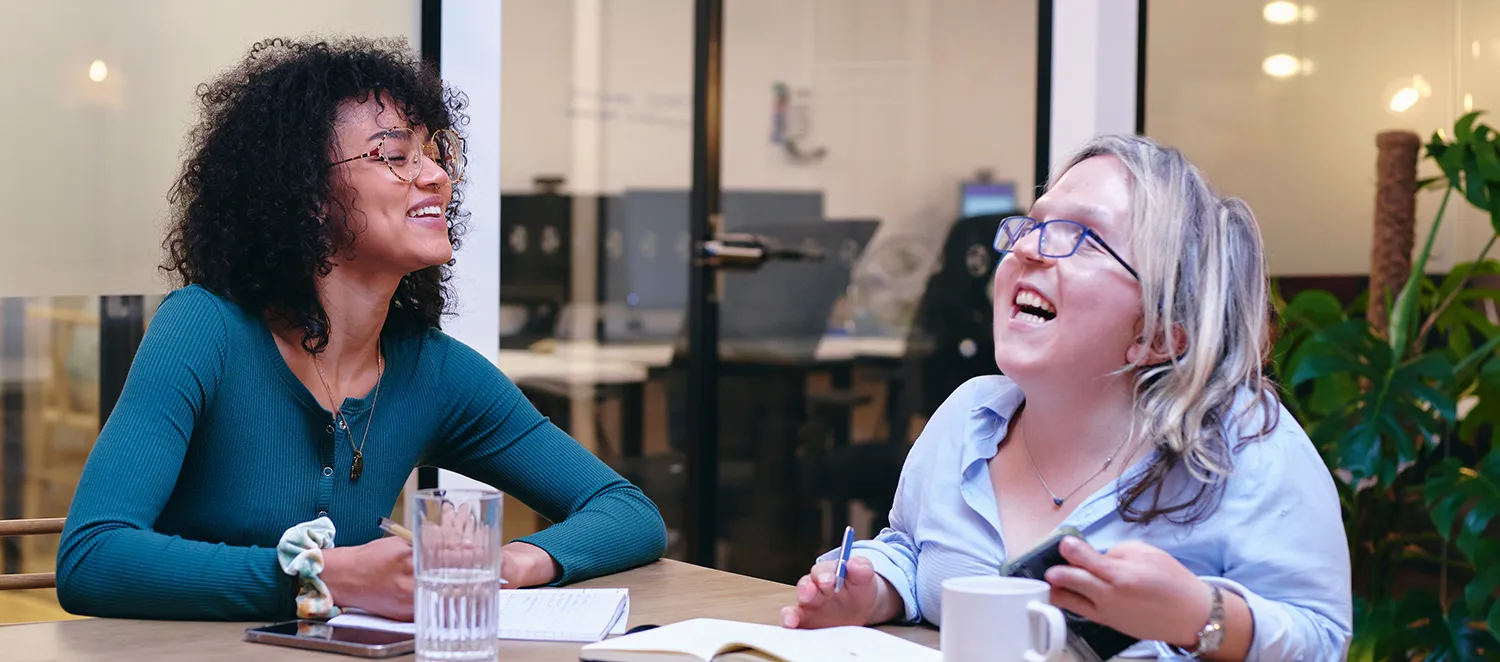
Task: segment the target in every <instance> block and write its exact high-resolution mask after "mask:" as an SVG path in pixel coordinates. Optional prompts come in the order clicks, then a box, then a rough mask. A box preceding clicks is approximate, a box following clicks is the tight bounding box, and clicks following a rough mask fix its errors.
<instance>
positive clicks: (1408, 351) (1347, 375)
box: [1273, 112, 1500, 661]
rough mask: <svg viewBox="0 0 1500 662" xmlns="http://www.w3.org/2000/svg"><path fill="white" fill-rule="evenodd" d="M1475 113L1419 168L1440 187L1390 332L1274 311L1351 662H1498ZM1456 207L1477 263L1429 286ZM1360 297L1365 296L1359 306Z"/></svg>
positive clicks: (1495, 221)
mask: <svg viewBox="0 0 1500 662" xmlns="http://www.w3.org/2000/svg"><path fill="white" fill-rule="evenodd" d="M1479 115H1480V113H1477V112H1476V113H1470V114H1468V115H1465V116H1463V117H1462V118H1461V119H1459V120H1458V121H1457V122H1456V123H1455V124H1454V127H1453V132H1452V139H1451V140H1447V139H1446V138H1445V137H1444V136H1443V135H1442V134H1441V133H1435V134H1434V135H1433V136H1432V138H1431V140H1430V141H1429V142H1428V143H1427V144H1426V145H1425V152H1426V156H1425V158H1427V159H1431V160H1433V161H1435V162H1436V164H1437V166H1438V167H1439V168H1440V169H1441V171H1442V173H1443V176H1441V177H1438V178H1434V179H1433V180H1428V181H1425V182H1421V183H1419V188H1421V187H1430V186H1436V187H1441V188H1442V189H1443V197H1442V203H1441V204H1440V206H1439V208H1438V211H1437V216H1436V218H1435V219H1434V221H1433V224H1432V228H1431V229H1430V230H1429V232H1428V233H1427V236H1426V239H1425V242H1424V244H1423V246H1422V248H1421V251H1420V252H1419V253H1418V254H1417V256H1416V259H1415V265H1414V268H1412V269H1411V275H1410V276H1409V277H1408V278H1407V279H1406V281H1405V284H1404V286H1403V287H1401V288H1400V291H1399V293H1398V294H1397V295H1396V296H1395V297H1394V301H1390V302H1388V303H1387V306H1386V307H1385V309H1386V310H1389V311H1390V319H1389V324H1388V326H1383V325H1379V324H1377V323H1374V322H1372V321H1371V320H1370V319H1368V318H1367V317H1366V315H1365V314H1364V306H1363V305H1362V302H1361V301H1356V302H1354V303H1353V304H1351V305H1349V306H1344V305H1342V304H1341V303H1340V302H1339V301H1338V300H1337V299H1336V298H1334V296H1333V295H1332V294H1330V293H1328V292H1326V291H1318V290H1313V291H1307V292H1302V293H1300V294H1299V295H1297V296H1296V297H1294V298H1293V299H1292V300H1291V301H1289V302H1284V301H1281V300H1279V298H1278V300H1277V308H1278V310H1279V313H1280V317H1281V322H1282V324H1281V327H1280V335H1279V337H1278V339H1277V342H1276V345H1275V347H1274V349H1273V359H1274V360H1273V366H1274V368H1273V369H1274V370H1275V372H1276V377H1277V378H1278V381H1279V382H1280V383H1281V384H1282V387H1283V389H1284V395H1285V397H1284V401H1285V403H1286V405H1287V407H1288V409H1289V410H1290V411H1291V412H1292V413H1293V415H1294V416H1296V417H1297V419H1298V420H1299V421H1300V422H1301V423H1302V425H1303V426H1304V428H1305V429H1306V430H1307V431H1308V434H1309V436H1310V437H1311V438H1312V440H1313V442H1314V443H1315V444H1316V445H1317V446H1318V448H1319V450H1320V451H1321V453H1322V455H1323V457H1324V459H1325V461H1326V462H1327V463H1328V466H1329V469H1330V470H1331V471H1333V473H1334V474H1335V476H1336V477H1337V479H1338V480H1337V481H1336V482H1337V483H1338V486H1339V491H1340V499H1341V502H1342V504H1343V509H1344V522H1345V529H1346V534H1347V537H1348V542H1349V553H1350V558H1351V561H1352V563H1353V572H1354V589H1355V596H1356V597H1355V635H1354V642H1353V644H1352V646H1351V650H1350V655H1349V659H1350V660H1357V661H1375V660H1407V659H1416V658H1421V659H1424V660H1431V661H1437V660H1481V659H1482V660H1500V641H1497V639H1496V633H1497V632H1500V600H1497V599H1496V591H1497V589H1500V540H1497V539H1496V536H1495V535H1493V534H1492V533H1490V532H1491V531H1492V530H1494V528H1497V527H1492V526H1491V525H1492V524H1494V523H1495V520H1496V519H1497V516H1500V451H1497V450H1496V445H1495V438H1496V432H1497V430H1500V357H1497V356H1496V349H1497V347H1500V326H1497V325H1496V324H1495V323H1494V322H1492V321H1491V320H1490V319H1488V318H1487V317H1486V316H1485V315H1484V314H1482V313H1481V312H1479V311H1478V310H1477V309H1476V306H1475V305H1474V304H1476V302H1480V301H1482V300H1485V299H1489V300H1494V301H1500V290H1495V289H1488V288H1484V287H1480V286H1477V285H1475V284H1474V282H1473V280H1474V278H1475V277H1476V276H1481V275H1488V274H1500V263H1497V262H1495V261H1493V260H1488V259H1486V257H1487V255H1488V252H1489V250H1490V248H1491V247H1492V246H1493V245H1494V243H1495V238H1496V237H1497V236H1500V133H1497V132H1496V131H1495V130H1494V129H1492V128H1491V127H1489V126H1486V125H1484V124H1482V123H1478V122H1477V120H1478V117H1479ZM1455 195H1457V196H1459V197H1461V198H1462V199H1463V200H1464V201H1466V202H1468V203H1469V204H1471V205H1474V206H1475V207H1477V208H1479V209H1482V210H1485V211H1486V212H1488V213H1489V215H1490V219H1491V224H1492V225H1493V226H1494V230H1495V234H1494V236H1492V237H1491V239H1490V241H1489V243H1488V244H1487V245H1486V246H1485V247H1484V250H1483V252H1482V253H1481V254H1480V257H1479V259H1477V260H1475V261H1474V262H1468V263H1463V264H1459V265H1457V266H1456V267H1455V268H1454V269H1453V271H1452V272H1451V273H1449V274H1448V275H1447V276H1446V277H1444V278H1441V279H1438V280H1434V279H1430V278H1428V277H1426V276H1425V275H1424V272H1425V268H1426V265H1427V262H1428V257H1429V256H1430V255H1431V253H1432V246H1433V241H1434V239H1435V238H1436V236H1437V234H1438V230H1439V228H1440V227H1441V224H1442V221H1443V213H1444V211H1446V210H1447V209H1448V204H1449V203H1450V201H1452V198H1453V197H1454V196H1455ZM1367 294H1368V293H1367Z"/></svg>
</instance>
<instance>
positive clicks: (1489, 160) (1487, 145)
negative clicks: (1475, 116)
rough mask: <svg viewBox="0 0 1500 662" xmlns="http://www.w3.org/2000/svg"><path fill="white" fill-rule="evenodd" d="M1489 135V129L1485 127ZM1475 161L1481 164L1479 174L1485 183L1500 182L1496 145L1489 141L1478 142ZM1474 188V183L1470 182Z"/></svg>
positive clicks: (1475, 145)
mask: <svg viewBox="0 0 1500 662" xmlns="http://www.w3.org/2000/svg"><path fill="white" fill-rule="evenodd" d="M1485 129H1486V133H1488V129H1489V127H1485ZM1474 160H1475V161H1476V162H1478V164H1479V174H1480V175H1481V176H1483V177H1484V180H1485V182H1487V183H1488V182H1500V158H1496V157H1495V144H1494V143H1492V142H1490V141H1489V140H1480V141H1476V142H1475V144H1474ZM1470 185H1471V186H1472V185H1473V183H1472V182H1470Z"/></svg>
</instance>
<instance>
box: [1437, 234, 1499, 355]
mask: <svg viewBox="0 0 1500 662" xmlns="http://www.w3.org/2000/svg"><path fill="white" fill-rule="evenodd" d="M1497 238H1500V232H1496V233H1495V234H1492V235H1490V240H1489V242H1488V243H1486V244H1485V245H1484V250H1482V251H1480V252H1479V257H1478V258H1476V259H1475V260H1474V261H1473V262H1470V263H1469V264H1468V265H1467V270H1466V271H1465V273H1464V276H1463V278H1460V279H1458V283H1457V284H1456V285H1454V287H1453V291H1452V292H1449V293H1448V298H1446V299H1443V302H1442V303H1441V304H1438V307H1437V308H1434V309H1433V311H1432V315H1430V316H1428V318H1427V321H1426V322H1423V323H1422V330H1421V332H1419V333H1418V334H1417V342H1416V346H1417V347H1421V346H1422V344H1423V342H1424V341H1425V340H1427V332H1428V331H1431V330H1432V326H1433V325H1434V324H1436V323H1437V320H1438V316H1439V315H1442V314H1443V311H1445V310H1448V306H1450V305H1452V304H1453V302H1454V300H1456V299H1458V295H1460V294H1463V291H1464V287H1465V286H1466V285H1468V283H1469V279H1470V278H1472V277H1473V276H1474V271H1475V270H1476V269H1478V268H1479V265H1480V263H1482V262H1484V258H1485V256H1486V255H1489V254H1490V248H1492V247H1494V245H1495V239H1497Z"/></svg>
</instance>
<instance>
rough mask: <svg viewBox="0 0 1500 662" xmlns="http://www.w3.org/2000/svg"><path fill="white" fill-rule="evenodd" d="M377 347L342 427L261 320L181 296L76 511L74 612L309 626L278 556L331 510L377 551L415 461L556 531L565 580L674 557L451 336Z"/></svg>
mask: <svg viewBox="0 0 1500 662" xmlns="http://www.w3.org/2000/svg"><path fill="white" fill-rule="evenodd" d="M381 348H382V351H384V353H385V359H386V368H385V373H384V377H383V378H382V380H381V388H380V393H379V397H378V401H377V400H376V398H374V397H371V396H366V397H365V398H359V399H356V398H350V399H347V400H345V401H344V402H343V404H342V406H341V407H340V409H341V411H342V412H343V414H344V416H345V417H346V418H347V420H348V421H349V430H343V429H340V427H339V426H338V425H336V424H335V423H334V419H333V416H332V414H331V413H330V412H329V411H327V410H325V409H324V408H323V407H322V406H321V405H319V404H318V402H317V400H316V399H315V398H314V397H313V395H312V393H311V392H309V391H308V390H307V388H306V387H305V386H303V384H302V382H300V381H299V380H298V379H297V377H296V376H295V375H294V374H293V373H292V371H291V369H290V368H288V367H287V365H286V362H285V361H284V360H283V359H282V357H281V354H280V352H279V351H278V350H277V348H276V342H275V340H274V338H273V337H272V336H271V332H270V330H269V329H268V328H267V327H266V325H265V323H264V322H263V321H262V320H261V319H260V318H259V317H257V316H255V315H251V314H248V313H247V312H246V311H244V310H243V309H241V308H240V307H238V306H237V305H235V304H233V303H230V302H229V301H227V300H225V299H222V298H220V297H218V296H217V295H215V294H213V293H211V292H209V291H208V290H205V289H203V288H200V287H197V286H189V287H186V288H183V289H180V290H177V291H175V292H173V293H172V294H171V295H169V296H168V297H167V298H166V300H165V301H164V302H163V303H162V305H161V307H160V308H159V309H158V310H157V312H156V315H155V317H154V318H153V319H152V321H151V325H150V327H149V328H148V330H147V332H146V335H145V338H144V339H143V340H142V342H141V346H140V349H139V351H138V352H137V354H136V357H135V361H134V363H133V364H132V366H131V369H130V375H129V377H127V379H126V383H125V388H124V391H123V392H122V394H121V396H120V399H119V402H118V403H117V404H116V406H115V409H114V411H113V412H112V413H111V415H110V417H109V421H108V422H107V423H106V425H105V426H104V428H103V429H102V430H101V431H100V433H99V439H98V441H97V443H96V444H95V446H94V449H93V452H92V453H91V454H90V455H89V459H88V462H87V463H86V465H85V466H84V470H83V475H82V478H81V479H80V481H79V484H78V489H77V493H76V494H75V496H74V499H73V503H72V506H71V508H70V510H69V512H68V521H67V527H66V529H65V530H64V531H63V536H62V542H61V545H60V546H59V549H58V555H57V595H58V599H59V600H60V602H61V603H62V606H63V608H65V609H67V610H68V611H70V612H73V613H75V614H86V615H95V616H115V617H131V618H161V619H203V620H209V619H224V620H272V619H281V618H290V617H293V615H294V614H295V609H296V607H295V602H294V598H295V595H296V586H295V584H294V581H293V578H292V577H290V576H288V575H286V574H284V573H283V572H282V571H281V568H280V566H279V564H278V563H277V560H276V543H277V541H278V540H279V539H280V537H281V534H282V533H283V532H284V531H285V530H286V529H287V528H289V527H291V526H294V525H296V524H299V523H301V522H306V521H309V520H312V519H316V518H317V517H319V516H321V515H325V514H326V515H327V516H328V517H329V518H330V519H332V520H333V522H334V525H335V526H336V527H337V529H338V534H337V538H336V542H337V544H338V546H341V547H342V546H350V545H359V544H363V543H367V542H370V541H371V540H374V539H375V538H377V537H379V536H380V535H382V534H381V531H380V530H379V528H378V521H379V518H380V517H381V516H383V515H388V514H389V513H390V510H391V508H392V507H393V505H394V504H395V502H396V499H397V498H398V496H399V495H400V492H401V489H402V486H403V485H404V483H405V481H406V478H407V476H408V475H410V473H411V471H412V469H413V468H414V467H416V466H418V465H427V466H437V467H442V468H446V469H450V470H452V471H455V472H459V473H462V474H465V475H467V476H470V477H472V478H475V479H477V480H480V481H483V482H485V483H488V484H490V485H494V486H495V487H496V488H498V489H500V490H502V491H504V492H506V493H508V494H510V495H512V496H514V497H516V498H518V499H520V500H521V501H522V502H524V503H525V504H527V505H528V506H530V507H531V508H533V509H534V510H536V511H537V512H538V513H540V514H541V515H542V516H543V517H546V518H547V519H548V520H549V521H551V522H553V524H552V525H551V526H549V527H547V528H546V529H544V530H542V531H540V532H538V533H536V534H534V535H531V536H527V537H525V538H522V539H521V540H523V541H525V542H527V543H530V544H532V545H536V546H537V547H540V548H542V549H543V550H546V551H547V553H548V554H551V555H552V557H553V558H554V559H556V560H557V562H558V564H559V565H560V566H561V567H562V575H561V577H560V578H559V580H558V581H557V583H559V584H564V583H569V582H573V581H576V580H580V579H585V578H588V577H592V576H598V575H602V574H608V573H612V572H618V571H621V570H625V569H628V568H631V567H634V566H638V565H642V564H645V563H649V562H651V561H654V560H656V559H657V558H659V557H660V556H661V555H662V553H663V552H664V551H665V548H666V527H665V525H664V524H663V523H662V519H661V515H660V513H659V512H658V511H657V509H656V506H655V505H654V504H652V503H651V501H650V500H649V499H647V498H646V496H645V495H644V494H643V493H642V492H641V491H640V490H639V489H638V488H636V487H635V486H633V485H631V484H630V483H629V482H627V481H625V480H624V479H623V478H621V477H620V476H619V474H617V473H615V472H614V471H612V470H611V469H610V468H609V467H608V466H606V465H605V464H604V463H603V462H601V461H600V460H599V459H598V458H597V457H595V456H594V455H593V454H591V453H589V452H588V451H587V450H585V449H584V448H582V447H581V446H579V445H578V443H577V442H576V441H574V440H573V439H572V438H570V437H569V436H568V435H567V433H565V432H563V431H562V430H560V429H558V428H557V427H556V426H555V425H553V424H552V423H551V422H549V421H548V420H547V419H546V418H545V417H543V416H542V415H541V414H540V413H538V412H537V410H536V409H535V408H534V407H533V406H532V405H531V403H530V402H528V401H527V400H526V398H525V397H524V396H523V395H522V394H521V391H520V389H518V388H517V387H516V386H515V385H514V384H512V383H511V382H510V380H508V379H506V377H505V376H504V375H503V374H501V373H500V371H499V370H498V369H497V368H496V367H495V366H494V365H493V364H491V363H490V362H489V361H488V360H486V359H485V358H484V357H483V356H481V355H479V354H478V353H477V352H475V351H473V350H472V349H470V348H469V347H468V346H466V345H464V344H463V343H461V342H458V341H456V340H454V339H452V338H450V337H449V336H447V335H445V334H443V333H442V332H440V331H437V330H431V331H429V332H427V333H425V334H423V335H421V336H407V337H402V336H399V335H396V334H393V333H389V332H388V333H386V334H384V335H383V336H382V338H381ZM372 413H373V418H372ZM367 422H368V423H369V437H368V441H366V442H365V444H364V449H363V453H364V463H365V466H364V472H363V474H362V475H361V476H360V478H359V479H358V480H351V479H350V476H349V473H350V467H351V464H352V462H353V455H354V453H353V448H352V446H351V435H353V441H354V443H356V444H357V443H358V441H359V439H361V438H363V437H364V434H365V428H366V423H367ZM334 597H335V599H337V596H334Z"/></svg>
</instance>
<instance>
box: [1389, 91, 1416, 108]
mask: <svg viewBox="0 0 1500 662" xmlns="http://www.w3.org/2000/svg"><path fill="white" fill-rule="evenodd" d="M1421 98H1422V95H1420V94H1418V93H1417V91H1416V90H1414V89H1412V88H1410V87H1403V88H1401V89H1400V90H1398V91H1397V92H1396V94H1395V95H1394V96H1392V97H1391V110H1394V111H1396V112H1398V113H1404V112H1406V111H1407V110H1410V109H1411V107H1412V106H1415V105H1417V100H1418V99H1421Z"/></svg>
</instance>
